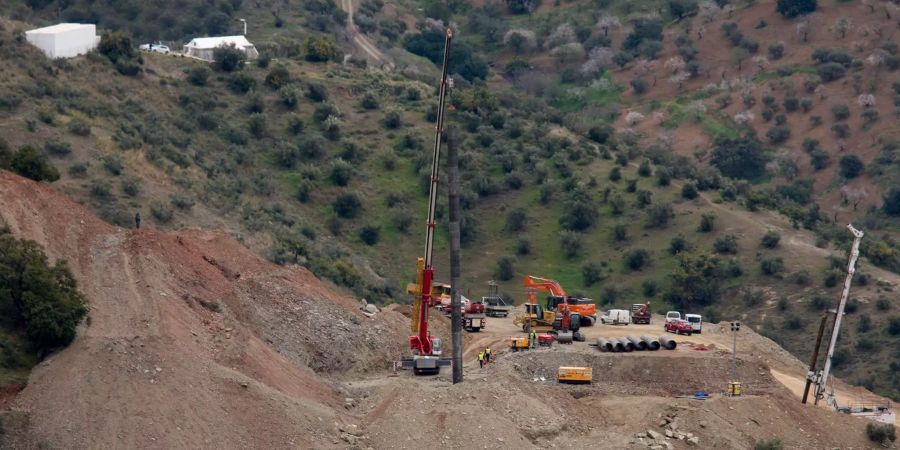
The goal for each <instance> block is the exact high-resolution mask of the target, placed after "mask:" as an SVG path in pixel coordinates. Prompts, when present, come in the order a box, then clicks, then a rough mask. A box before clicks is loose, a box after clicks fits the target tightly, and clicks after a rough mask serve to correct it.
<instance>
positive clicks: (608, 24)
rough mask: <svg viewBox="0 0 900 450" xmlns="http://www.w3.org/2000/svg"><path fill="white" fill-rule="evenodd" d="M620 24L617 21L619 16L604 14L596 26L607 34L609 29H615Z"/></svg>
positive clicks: (620, 24)
mask: <svg viewBox="0 0 900 450" xmlns="http://www.w3.org/2000/svg"><path fill="white" fill-rule="evenodd" d="M621 26H622V23H621V22H619V18H618V17H616V16H607V15H604V16H602V17H600V20H598V21H597V28H599V29H601V30H603V35H604V36H609V30H617V29H618V28H619V27H621Z"/></svg>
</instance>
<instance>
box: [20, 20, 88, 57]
mask: <svg viewBox="0 0 900 450" xmlns="http://www.w3.org/2000/svg"><path fill="white" fill-rule="evenodd" d="M25 39H26V40H27V41H28V42H29V43H30V44H31V45H34V46H35V47H37V48H39V49H41V50H42V51H43V52H44V54H46V55H47V57H48V58H51V59H56V58H72V57H74V56H78V55H83V54H85V53H87V52H89V51H91V50H93V49H95V48H96V47H97V44H98V43H100V36H97V26H96V25H94V24H87V23H60V24H57V25H53V26H50V27H44V28H38V29H36V30H30V31H26V32H25Z"/></svg>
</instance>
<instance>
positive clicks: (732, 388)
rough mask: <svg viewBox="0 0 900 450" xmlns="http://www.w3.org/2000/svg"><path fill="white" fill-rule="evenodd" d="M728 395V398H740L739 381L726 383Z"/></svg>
mask: <svg viewBox="0 0 900 450" xmlns="http://www.w3.org/2000/svg"><path fill="white" fill-rule="evenodd" d="M728 395H729V396H730V397H740V396H741V382H740V381H729V382H728Z"/></svg>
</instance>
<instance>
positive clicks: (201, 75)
mask: <svg viewBox="0 0 900 450" xmlns="http://www.w3.org/2000/svg"><path fill="white" fill-rule="evenodd" d="M210 74H212V71H211V70H209V67H206V65H196V66H193V67H191V68H190V70H188V73H187V80H188V82H189V83H191V84H193V85H194V86H206V85H207V84H208V83H209V76H210Z"/></svg>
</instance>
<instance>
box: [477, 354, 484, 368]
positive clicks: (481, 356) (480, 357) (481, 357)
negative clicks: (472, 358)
mask: <svg viewBox="0 0 900 450" xmlns="http://www.w3.org/2000/svg"><path fill="white" fill-rule="evenodd" d="M478 367H479V368H482V369H483V368H484V352H480V353H478Z"/></svg>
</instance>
